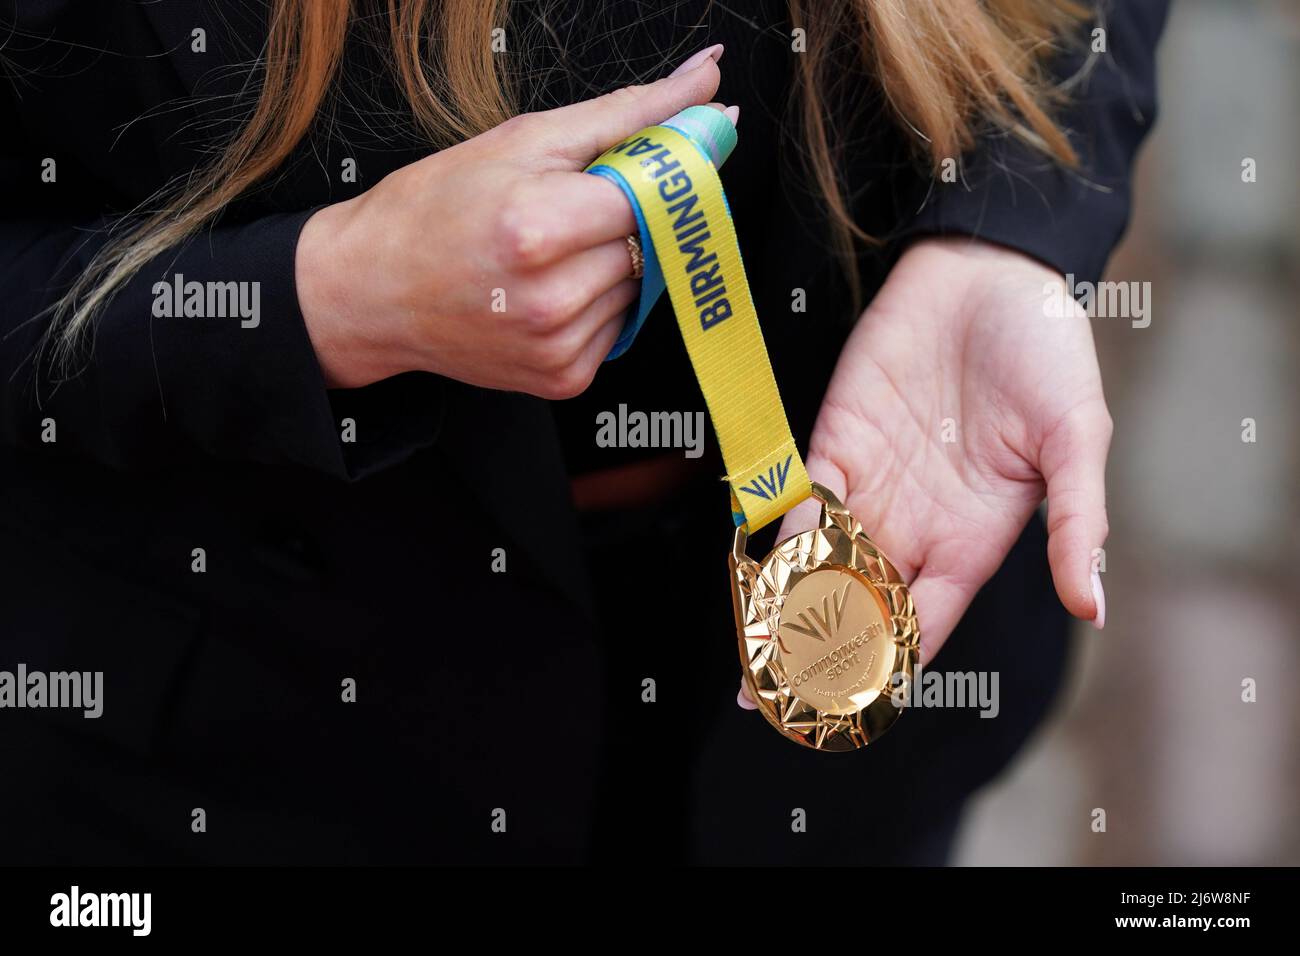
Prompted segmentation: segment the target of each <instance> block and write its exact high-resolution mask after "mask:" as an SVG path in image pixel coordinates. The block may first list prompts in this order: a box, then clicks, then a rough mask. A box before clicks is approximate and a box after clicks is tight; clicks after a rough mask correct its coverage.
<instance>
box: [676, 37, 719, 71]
mask: <svg viewBox="0 0 1300 956" xmlns="http://www.w3.org/2000/svg"><path fill="white" fill-rule="evenodd" d="M720 56H722V44H721V43H715V44H713V46H711V47H706V48H705V49H703V50H701V51H700V52H699V53H696V54H695V55H694V56H692V57H691V58H690V59H688V60H686V61H685V62H684V63H682V65H681V66H679V67H677V69H675V70H673V71H672V72H671V73H669V74H668V75H669V76H681V75H682V74H683V73H689V72H690V71H691V70H694V69H696V68H697V67H701V66H703V65H704V61H705V60H717V59H718V58H719V57H720Z"/></svg>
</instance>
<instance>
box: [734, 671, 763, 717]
mask: <svg viewBox="0 0 1300 956" xmlns="http://www.w3.org/2000/svg"><path fill="white" fill-rule="evenodd" d="M736 705H737V706H738V707H739V708H740V709H741V710H758V704H756V703H754V702H753V701H752V700H750V699H749V695H748V694H747V693H745V678H743V677H742V678H741V679H740V690H738V691H736Z"/></svg>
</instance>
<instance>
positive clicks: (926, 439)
mask: <svg viewBox="0 0 1300 956" xmlns="http://www.w3.org/2000/svg"><path fill="white" fill-rule="evenodd" d="M1063 286H1064V281H1063V280H1062V279H1061V277H1060V276H1059V275H1057V274H1056V273H1055V272H1053V271H1052V270H1051V269H1048V268H1047V267H1046V266H1043V265H1040V264H1039V263H1037V262H1036V261H1034V260H1032V259H1030V258H1028V257H1026V256H1023V255H1021V254H1020V253H1017V252H1013V251H1011V250H1008V249H1004V248H1002V247H998V246H993V245H989V244H986V243H981V242H976V241H972V240H967V239H928V240H924V241H921V242H918V243H916V244H915V245H913V246H912V247H911V248H910V249H909V250H908V251H907V252H906V253H904V254H903V256H902V258H901V259H900V260H899V262H898V264H897V266H895V268H894V269H893V271H892V272H891V273H890V275H889V278H888V279H887V280H886V282H885V285H884V287H883V288H882V289H881V290H880V293H879V294H878V295H877V296H876V298H875V300H874V301H873V302H872V303H871V306H870V307H869V308H868V309H867V310H866V311H865V312H864V313H863V315H862V317H861V319H860V320H859V321H858V324H857V327H856V328H855V329H854V331H853V334H852V335H851V336H850V337H849V340H848V342H847V344H846V345H845V347H844V351H843V352H842V353H841V355H840V359H839V364H838V365H837V367H836V369H835V374H834V375H833V377H832V379H831V383H830V387H829V388H828V390H827V392H826V397H825V399H824V401H823V403H822V408H821V412H820V414H819V416H818V419H817V424H816V427H815V429H814V431H813V436H812V441H811V442H810V444H809V449H808V460H807V467H808V473H809V474H810V475H811V476H812V478H813V479H814V480H815V481H818V482H820V483H821V484H823V485H825V486H826V487H827V488H829V489H830V490H831V491H833V492H834V493H835V494H837V495H838V496H839V497H840V499H841V500H842V501H843V502H844V503H845V504H847V505H848V507H849V509H850V510H851V511H852V512H853V514H854V515H855V516H856V517H857V518H858V519H859V520H860V521H861V522H862V525H863V527H864V528H865V529H866V531H867V533H868V534H869V535H870V536H871V537H872V539H873V540H875V541H876V542H877V543H878V544H879V545H880V546H881V547H882V548H883V549H884V551H885V553H886V554H887V555H889V558H890V560H891V561H893V563H894V564H895V565H896V566H897V568H898V570H899V573H901V574H902V575H903V578H904V579H905V580H906V581H908V582H909V584H910V586H911V591H912V595H913V596H914V598H915V600H916V607H917V614H918V617H919V621H920V625H921V661H922V664H925V663H927V662H928V661H930V659H931V658H933V657H934V655H935V653H937V652H938V650H939V648H941V647H942V646H943V643H944V641H946V640H947V638H948V635H949V634H950V633H951V632H952V629H953V628H954V627H955V626H956V624H957V621H958V620H959V619H960V617H961V615H962V613H963V612H964V611H965V610H966V607H967V605H969V604H970V601H971V599H972V598H973V597H974V595H975V592H976V591H977V590H978V589H979V588H980V586H981V585H983V584H984V582H985V581H987V580H988V579H989V578H990V577H991V576H992V574H993V572H994V571H996V570H997V568H998V566H999V565H1000V564H1001V563H1002V560H1003V559H1004V558H1005V557H1006V555H1007V552H1008V551H1009V550H1010V549H1011V545H1012V544H1013V543H1014V542H1015V540H1016V538H1017V537H1018V536H1019V534H1020V532H1021V530H1022V529H1023V528H1024V526H1025V523H1026V521H1028V519H1029V517H1030V515H1031V514H1032V513H1033V511H1034V509H1035V508H1037V507H1038V504H1039V502H1041V501H1042V499H1043V495H1044V491H1046V495H1047V525H1048V532H1049V538H1048V545H1047V552H1048V559H1049V561H1050V563H1051V568H1052V577H1053V580H1054V581H1055V583H1056V591H1057V594H1058V595H1059V596H1060V599H1061V602H1062V603H1063V604H1064V605H1065V607H1066V608H1067V609H1068V610H1069V612H1070V613H1071V614H1073V615H1075V616H1076V617H1079V618H1082V619H1084V620H1089V621H1093V622H1094V623H1095V624H1096V626H1097V627H1101V626H1102V625H1103V624H1104V623H1105V615H1106V610H1105V598H1104V596H1103V593H1102V589H1101V580H1100V578H1099V577H1098V576H1097V574H1096V573H1095V572H1094V571H1093V549H1095V548H1099V547H1101V545H1102V543H1103V542H1104V541H1105V540H1106V533H1107V524H1106V505H1105V466H1106V453H1107V450H1108V448H1109V445H1110V435H1111V420H1110V415H1109V413H1108V412H1107V410H1106V402H1105V399H1104V398H1103V396H1102V389H1101V376H1100V373H1099V371H1098V368H1097V355H1096V350H1095V348H1094V345H1093V341H1092V330H1091V328H1090V327H1089V324H1088V318H1087V316H1086V315H1085V314H1084V312H1083V310H1082V309H1081V308H1079V307H1078V305H1077V304H1076V303H1075V302H1074V300H1073V299H1071V298H1070V297H1069V296H1068V295H1065V294H1064V293H1063V292H1061V291H1057V292H1056V293H1055V294H1054V295H1049V294H1048V290H1049V289H1057V290H1059V289H1061V288H1062V287H1063ZM1062 301H1064V302H1065V303H1066V304H1067V305H1068V309H1067V313H1066V314H1064V315H1061V314H1059V312H1060V303H1061V302H1062ZM817 509H818V505H817V503H816V502H815V501H808V502H804V503H803V504H802V505H800V506H798V507H797V508H795V509H793V510H792V511H791V512H790V514H788V515H787V516H786V518H785V521H784V523H783V525H782V527H781V529H780V532H779V539H783V538H785V537H786V536H788V535H791V534H795V533H797V532H798V531H801V530H804V529H807V528H811V527H813V526H814V525H815V522H816V520H817ZM740 703H741V705H742V706H748V707H752V706H753V705H752V703H750V702H749V701H748V699H747V698H746V697H745V696H744V694H743V693H742V696H741V698H740Z"/></svg>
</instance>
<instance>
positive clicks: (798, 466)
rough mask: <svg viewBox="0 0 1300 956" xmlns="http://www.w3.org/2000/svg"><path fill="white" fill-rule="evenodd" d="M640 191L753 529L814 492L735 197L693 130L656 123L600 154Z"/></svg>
mask: <svg viewBox="0 0 1300 956" xmlns="http://www.w3.org/2000/svg"><path fill="white" fill-rule="evenodd" d="M596 166H604V167H607V168H608V169H610V170H612V171H614V172H616V173H618V174H619V176H620V177H621V179H622V180H623V182H624V183H625V184H626V186H627V187H629V188H630V190H631V191H632V193H633V194H634V195H635V196H636V199H637V202H638V204H639V205H640V213H641V215H642V216H643V217H644V221H645V223H646V225H647V227H648V230H649V233H650V237H651V240H652V241H653V243H654V250H655V254H656V255H657V256H658V258H659V262H660V264H661V266H662V267H663V274H664V279H665V282H666V284H667V287H668V296H669V298H670V299H671V300H672V304H673V311H674V312H676V314H677V324H678V326H679V327H680V328H681V332H682V338H683V339H684V340H685V342H686V351H687V353H688V354H689V355H690V358H691V364H692V365H693V366H694V368H695V376H696V378H698V379H699V382H700V389H701V390H702V391H703V392H704V401H705V403H706V404H707V405H708V408H709V415H710V417H711V418H712V419H713V428H714V431H715V432H716V433H717V436H718V444H719V445H720V446H721V448H722V458H723V461H724V462H725V463H726V466H727V476H726V480H727V483H728V484H729V485H730V486H731V509H732V512H733V516H734V517H735V520H736V523H737V524H743V523H747V524H748V526H749V531H750V532H751V533H752V532H755V531H757V530H758V529H759V528H761V527H763V526H764V525H766V524H768V523H769V522H771V521H773V520H775V519H776V518H779V517H780V516H781V515H783V514H785V512H787V511H789V510H790V508H792V507H793V506H794V505H796V504H798V503H799V502H800V501H803V500H804V499H805V498H807V497H808V496H809V495H810V494H811V493H812V485H811V483H810V481H809V479H808V473H807V472H806V471H805V470H804V465H803V459H802V458H800V457H799V450H798V449H797V448H796V447H795V443H794V436H793V435H791V434H790V425H789V422H787V420H786V417H785V406H784V405H782V404H781V394H780V392H779V391H778V390H777V387H776V378H775V377H774V376H773V375H772V363H771V361H770V360H769V358H768V355H767V347H766V345H764V343H763V332H762V330H761V329H760V328H759V324H758V313H757V312H756V311H755V310H754V300H753V298H752V297H751V296H750V293H749V281H748V280H747V279H746V278H745V266H744V263H743V262H742V261H741V258H740V245H739V243H738V242H737V241H736V230H735V227H734V226H733V224H732V222H731V212H730V210H729V209H728V208H727V198H726V195H725V193H723V191H722V182H721V180H719V179H718V172H717V170H716V169H715V168H714V166H713V163H712V162H711V161H710V160H709V159H708V158H707V157H706V156H704V155H703V153H702V152H701V150H700V149H698V148H696V146H695V144H694V143H692V141H691V140H690V139H688V138H687V137H686V136H683V135H682V134H681V133H679V132H678V131H677V130H674V129H669V128H668V127H666V126H650V127H647V128H646V129H643V130H641V131H640V132H639V133H637V134H636V135H635V136H632V137H631V138H629V139H627V140H624V141H623V142H621V143H619V144H618V145H617V146H614V147H612V148H610V149H609V150H607V151H606V152H605V153H604V154H602V155H601V156H600V158H598V159H597V160H596V161H595V162H594V163H592V164H591V167H589V168H593V167H596Z"/></svg>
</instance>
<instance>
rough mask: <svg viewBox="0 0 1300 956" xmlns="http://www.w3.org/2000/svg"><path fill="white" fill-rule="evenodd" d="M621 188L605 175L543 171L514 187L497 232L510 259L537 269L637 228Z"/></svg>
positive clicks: (519, 265) (511, 263)
mask: <svg viewBox="0 0 1300 956" xmlns="http://www.w3.org/2000/svg"><path fill="white" fill-rule="evenodd" d="M636 229H637V225H636V216H634V215H633V214H632V205H631V204H630V203H629V202H628V200H627V197H626V196H624V195H623V191H622V190H621V189H619V188H618V187H617V186H615V185H614V184H613V183H612V182H610V181H609V180H608V179H605V178H604V177H603V176H592V175H589V174H587V173H546V174H544V175H541V176H537V177H534V178H531V179H528V180H525V181H524V182H523V184H521V185H519V186H517V187H515V190H514V192H513V193H512V195H511V197H510V200H509V203H508V205H507V207H506V211H505V213H504V221H503V222H502V226H501V231H502V234H503V237H504V239H503V245H504V250H505V255H506V258H507V259H508V262H507V263H506V265H508V266H511V267H513V268H517V269H536V268H541V267H544V266H548V265H551V264H553V263H556V262H559V261H561V260H563V259H565V258H567V257H568V256H571V255H574V254H576V253H579V252H582V251H584V250H586V249H590V248H592V247H593V246H598V245H600V244H601V243H604V242H609V241H612V240H614V239H618V238H620V237H622V236H627V235H630V234H631V233H634V232H636Z"/></svg>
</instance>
